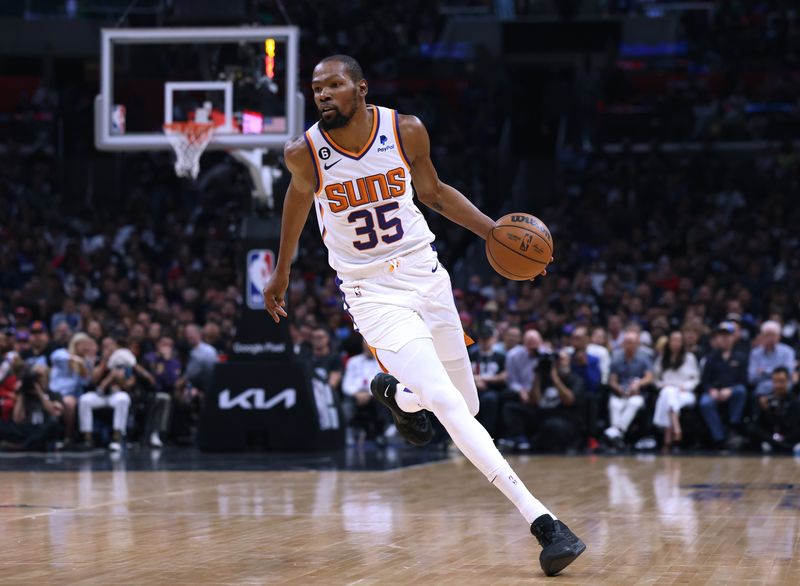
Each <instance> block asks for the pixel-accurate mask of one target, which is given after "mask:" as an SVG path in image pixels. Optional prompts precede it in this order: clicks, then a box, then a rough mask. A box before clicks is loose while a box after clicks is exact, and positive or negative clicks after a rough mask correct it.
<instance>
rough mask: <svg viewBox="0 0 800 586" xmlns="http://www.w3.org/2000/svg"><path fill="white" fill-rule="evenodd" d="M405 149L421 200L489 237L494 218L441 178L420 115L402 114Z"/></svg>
mask: <svg viewBox="0 0 800 586" xmlns="http://www.w3.org/2000/svg"><path fill="white" fill-rule="evenodd" d="M398 122H399V126H400V137H401V139H402V141H403V150H404V151H405V153H406V157H408V161H409V164H410V165H411V178H412V180H413V181H414V189H415V191H416V192H417V197H418V198H419V200H420V201H421V202H422V203H424V204H425V205H426V206H428V207H429V208H431V209H434V210H436V211H437V212H439V213H440V214H442V215H443V216H445V217H446V218H447V219H448V220H451V221H453V222H455V223H456V224H459V225H461V226H464V228H466V229H467V230H470V231H472V232H474V233H475V234H477V235H478V236H480V237H481V238H483V239H486V236H487V235H488V234H489V231H490V230H491V229H492V228H493V227H494V221H493V220H492V219H491V218H490V217H489V216H487V215H486V214H484V213H483V212H482V211H480V210H479V209H478V208H476V207H475V205H474V204H473V203H472V202H471V201H469V200H468V199H467V198H466V197H465V196H464V194H462V193H461V192H460V191H458V190H457V189H455V188H453V187H450V186H449V185H447V184H446V183H443V182H442V181H441V180H440V179H439V175H438V174H437V173H436V169H435V168H434V166H433V162H432V161H431V143H430V139H429V138H428V131H427V129H426V128H425V125H424V124H422V122H420V120H419V118H417V117H416V116H406V115H402V114H401V115H400V116H399V120H398Z"/></svg>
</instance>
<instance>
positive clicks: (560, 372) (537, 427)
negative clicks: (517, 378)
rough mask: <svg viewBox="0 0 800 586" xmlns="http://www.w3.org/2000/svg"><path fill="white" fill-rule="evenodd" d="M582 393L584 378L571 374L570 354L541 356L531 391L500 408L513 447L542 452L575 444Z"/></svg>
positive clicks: (563, 352) (575, 445) (559, 449)
mask: <svg viewBox="0 0 800 586" xmlns="http://www.w3.org/2000/svg"><path fill="white" fill-rule="evenodd" d="M582 394H583V381H582V380H581V379H580V377H578V376H576V375H575V374H574V373H572V371H571V367H570V356H569V353H568V352H565V351H562V352H560V353H559V354H558V355H543V356H542V357H541V358H540V359H539V362H538V364H537V366H536V377H535V379H534V382H533V387H532V388H531V392H530V394H525V395H524V397H525V398H524V399H523V401H522V402H521V403H509V404H507V405H505V407H504V410H503V416H504V418H505V420H506V425H507V427H508V433H509V435H510V436H511V437H512V438H513V439H514V442H515V445H514V447H515V448H516V449H518V450H521V451H527V450H529V449H531V448H533V449H535V450H540V451H545V452H558V451H564V450H569V449H573V448H575V447H577V445H578V442H579V441H580V437H581V432H582V427H583V417H582V405H581V404H580V398H581V397H582ZM529 437H530V438H531V439H530V441H529V440H528V438H529Z"/></svg>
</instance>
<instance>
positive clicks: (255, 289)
mask: <svg viewBox="0 0 800 586" xmlns="http://www.w3.org/2000/svg"><path fill="white" fill-rule="evenodd" d="M274 268H275V253H274V252H272V251H271V250H266V249H253V250H251V251H249V252H248V253H247V307H249V308H250V309H264V296H263V295H262V294H261V292H262V291H263V290H264V287H266V286H267V281H269V278H270V276H271V275H272V271H273V269H274Z"/></svg>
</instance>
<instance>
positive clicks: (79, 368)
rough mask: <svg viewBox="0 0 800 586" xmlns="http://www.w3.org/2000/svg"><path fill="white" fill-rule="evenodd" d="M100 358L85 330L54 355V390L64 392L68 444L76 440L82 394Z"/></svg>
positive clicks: (51, 373)
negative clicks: (76, 425) (79, 400)
mask: <svg viewBox="0 0 800 586" xmlns="http://www.w3.org/2000/svg"><path fill="white" fill-rule="evenodd" d="M62 323H64V322H62ZM96 360H97V342H95V341H94V339H92V338H90V337H89V336H88V334H85V333H83V332H78V333H77V334H74V335H73V336H72V338H70V341H69V346H68V347H67V348H59V349H58V350H56V351H55V352H53V353H52V354H51V355H50V363H51V364H52V368H51V369H50V390H51V391H53V392H55V393H58V394H59V395H61V401H62V403H63V405H64V427H65V433H64V438H65V441H66V442H67V443H69V442H70V441H72V436H73V434H74V433H75V410H76V408H77V406H78V397H80V396H81V393H83V391H84V389H85V388H86V386H88V385H89V384H90V382H91V380H92V369H93V368H94V363H95V361H96Z"/></svg>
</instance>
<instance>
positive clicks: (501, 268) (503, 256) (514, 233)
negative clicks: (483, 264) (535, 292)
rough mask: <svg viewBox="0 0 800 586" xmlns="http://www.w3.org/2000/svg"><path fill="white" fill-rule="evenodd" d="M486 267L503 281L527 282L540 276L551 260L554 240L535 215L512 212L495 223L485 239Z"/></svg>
mask: <svg viewBox="0 0 800 586" xmlns="http://www.w3.org/2000/svg"><path fill="white" fill-rule="evenodd" d="M486 257H487V258H488V259H489V264H490V265H492V268H493V269H494V270H496V271H497V272H498V273H500V274H501V275H503V276H504V277H505V278H506V279H511V280H512V281H527V280H529V279H532V278H533V277H535V276H537V275H539V274H540V273H541V272H542V271H543V270H544V269H545V268H546V267H547V265H548V264H550V259H551V258H553V237H552V236H550V230H549V229H548V228H547V226H545V224H544V222H542V221H541V220H540V219H539V218H537V217H536V216H532V215H530V214H523V213H513V214H508V215H506V216H503V217H502V218H500V219H499V220H497V221H496V222H495V223H494V228H492V231H491V232H489V236H488V237H487V238H486Z"/></svg>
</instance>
